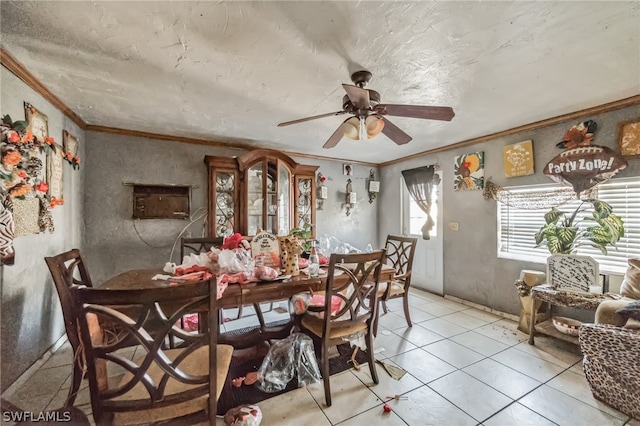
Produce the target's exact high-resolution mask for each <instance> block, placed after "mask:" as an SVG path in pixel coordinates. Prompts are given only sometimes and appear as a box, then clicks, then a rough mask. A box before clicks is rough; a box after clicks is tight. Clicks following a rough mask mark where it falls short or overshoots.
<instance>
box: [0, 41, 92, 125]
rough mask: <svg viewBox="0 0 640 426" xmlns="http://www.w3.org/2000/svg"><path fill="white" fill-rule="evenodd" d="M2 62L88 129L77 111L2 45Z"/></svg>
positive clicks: (0, 57)
mask: <svg viewBox="0 0 640 426" xmlns="http://www.w3.org/2000/svg"><path fill="white" fill-rule="evenodd" d="M0 63H1V64H2V65H3V66H4V67H5V68H6V69H8V70H9V71H11V72H12V73H13V75H15V76H16V77H18V78H19V79H20V80H22V81H23V82H24V83H25V84H26V85H27V86H29V87H30V88H32V89H33V90H34V91H35V92H36V93H38V94H40V95H41V96H42V97H43V98H45V99H46V100H47V101H49V102H50V103H51V105H53V106H54V107H56V108H57V109H58V110H60V111H61V112H62V113H63V114H64V115H66V116H67V117H69V119H70V120H71V121H73V122H74V123H76V124H77V125H78V127H80V128H81V129H86V127H87V123H85V122H84V120H83V119H82V118H80V116H79V115H78V114H76V113H75V112H73V111H72V110H71V108H69V107H68V106H67V105H66V104H65V103H64V102H62V101H61V100H60V98H58V97H57V96H56V95H54V94H53V93H51V92H50V91H49V89H47V88H46V87H45V85H44V84H42V83H40V80H38V79H37V78H36V77H35V76H34V75H33V74H31V73H30V72H29V70H27V69H26V68H25V66H24V65H22V64H21V63H20V62H18V60H17V59H16V58H14V57H13V56H12V55H11V54H10V53H9V52H7V50H6V49H5V48H4V47H2V46H0Z"/></svg>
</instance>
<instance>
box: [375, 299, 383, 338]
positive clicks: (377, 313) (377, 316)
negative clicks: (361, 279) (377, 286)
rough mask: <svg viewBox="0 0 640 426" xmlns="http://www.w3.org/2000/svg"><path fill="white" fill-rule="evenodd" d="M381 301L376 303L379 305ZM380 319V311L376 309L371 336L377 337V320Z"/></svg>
mask: <svg viewBox="0 0 640 426" xmlns="http://www.w3.org/2000/svg"><path fill="white" fill-rule="evenodd" d="M381 302H382V301H380V300H379V301H378V303H381ZM379 319H380V309H376V317H375V318H374V320H373V336H374V337H375V336H377V335H378V320H379Z"/></svg>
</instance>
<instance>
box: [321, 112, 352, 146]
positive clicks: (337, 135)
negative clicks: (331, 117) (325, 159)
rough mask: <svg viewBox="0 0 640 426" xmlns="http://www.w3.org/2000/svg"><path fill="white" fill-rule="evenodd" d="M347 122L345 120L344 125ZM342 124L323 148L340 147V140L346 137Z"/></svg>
mask: <svg viewBox="0 0 640 426" xmlns="http://www.w3.org/2000/svg"><path fill="white" fill-rule="evenodd" d="M347 120H349V118H347ZM347 120H344V121H343V122H342V124H344V123H346V122H347ZM342 124H341V125H339V126H338V128H337V129H336V131H335V132H333V134H332V135H331V137H330V138H329V140H327V142H325V144H324V145H322V147H323V148H325V149H329V148H333V147H334V146H336V145H338V142H340V139H342V137H343V136H344V130H343V129H342Z"/></svg>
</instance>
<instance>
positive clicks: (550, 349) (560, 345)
mask: <svg viewBox="0 0 640 426" xmlns="http://www.w3.org/2000/svg"><path fill="white" fill-rule="evenodd" d="M514 348H515V349H518V350H520V351H523V352H526V353H528V354H529V355H533V356H537V357H538V358H542V359H544V360H545V361H549V362H551V363H553V364H556V365H559V366H560V367H565V368H569V367H571V366H572V365H574V364H575V363H576V362H578V361H580V359H582V354H581V353H580V349H579V348H578V346H577V345H574V344H571V343H568V342H564V341H562V340H558V339H554V338H553V337H536V339H535V345H530V344H529V342H527V341H525V342H522V343H520V344H518V345H516V346H514Z"/></svg>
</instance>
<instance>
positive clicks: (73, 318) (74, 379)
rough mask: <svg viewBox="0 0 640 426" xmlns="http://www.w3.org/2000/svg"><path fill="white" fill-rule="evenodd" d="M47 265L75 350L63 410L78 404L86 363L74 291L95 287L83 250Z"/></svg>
mask: <svg viewBox="0 0 640 426" xmlns="http://www.w3.org/2000/svg"><path fill="white" fill-rule="evenodd" d="M44 260H45V262H46V263H47V266H48V267H49V272H51V277H52V278H53V283H54V284H55V286H56V290H57V292H58V297H59V299H60V305H61V306H62V318H63V319H64V328H65V331H66V333H67V339H68V340H69V344H70V345H71V349H72V350H73V373H72V376H71V386H70V387H69V394H68V396H67V400H66V402H65V404H64V407H67V406H72V405H73V403H74V402H75V399H76V396H77V394H78V390H79V389H80V384H81V383H82V377H83V371H84V361H83V354H82V350H81V345H80V335H79V333H78V320H77V319H78V309H77V306H76V304H75V300H74V298H73V295H72V294H71V287H72V286H74V285H82V286H85V287H89V288H91V287H93V283H92V282H91V277H90V276H89V270H88V269H87V265H86V263H85V261H84V259H83V258H82V255H81V254H80V250H78V249H73V250H69V251H66V252H64V253H60V254H58V255H57V256H51V257H45V258H44Z"/></svg>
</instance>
